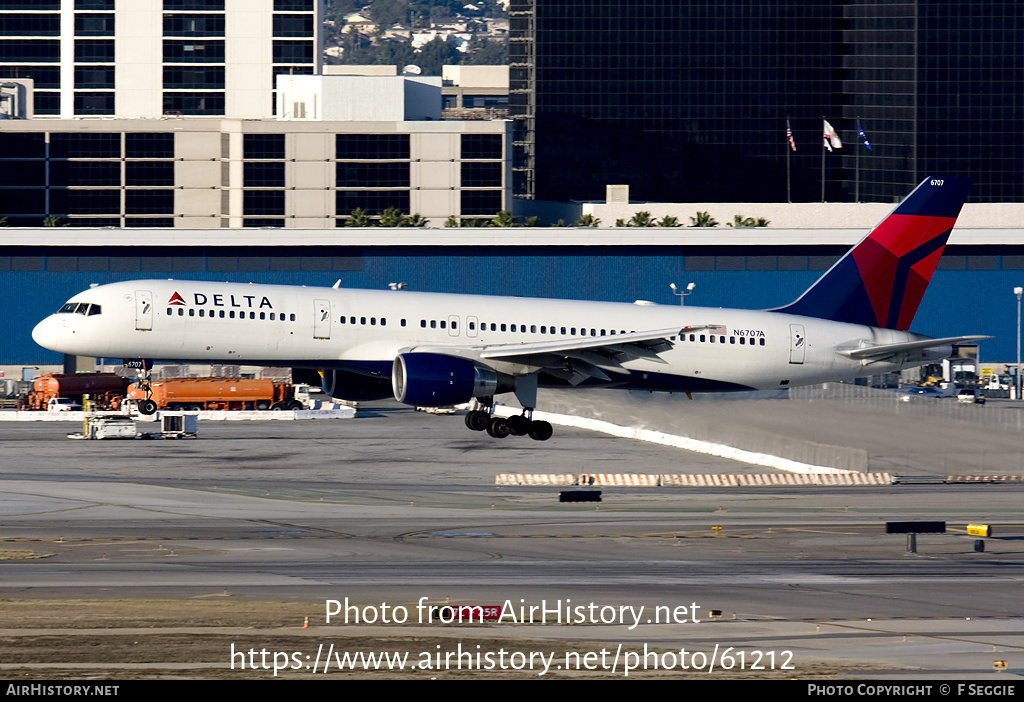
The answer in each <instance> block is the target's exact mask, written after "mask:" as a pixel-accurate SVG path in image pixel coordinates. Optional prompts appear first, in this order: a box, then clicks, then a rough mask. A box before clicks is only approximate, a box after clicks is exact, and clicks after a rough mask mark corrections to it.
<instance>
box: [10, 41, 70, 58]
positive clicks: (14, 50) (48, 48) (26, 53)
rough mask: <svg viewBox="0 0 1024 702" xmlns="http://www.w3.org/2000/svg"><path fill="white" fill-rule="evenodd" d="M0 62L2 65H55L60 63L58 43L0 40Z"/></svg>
mask: <svg viewBox="0 0 1024 702" xmlns="http://www.w3.org/2000/svg"><path fill="white" fill-rule="evenodd" d="M0 61H2V62H4V63H56V62H58V61H60V41H56V40H49V39H37V40H33V41H24V40H20V39H4V40H0Z"/></svg>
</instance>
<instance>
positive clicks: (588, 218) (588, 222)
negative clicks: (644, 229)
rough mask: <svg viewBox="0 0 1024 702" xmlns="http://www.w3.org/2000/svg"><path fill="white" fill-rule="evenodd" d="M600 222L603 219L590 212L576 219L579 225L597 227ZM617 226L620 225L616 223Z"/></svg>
mask: <svg viewBox="0 0 1024 702" xmlns="http://www.w3.org/2000/svg"><path fill="white" fill-rule="evenodd" d="M600 223H601V220H599V219H598V218H597V217H595V216H594V215H592V214H590V213H589V212H588V213H587V214H585V215H583V216H582V217H580V218H579V219H577V220H576V226H577V227H596V226H597V225H599V224H600ZM615 226H619V225H618V224H616V225H615Z"/></svg>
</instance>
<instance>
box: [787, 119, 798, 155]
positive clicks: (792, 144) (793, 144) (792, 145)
mask: <svg viewBox="0 0 1024 702" xmlns="http://www.w3.org/2000/svg"><path fill="white" fill-rule="evenodd" d="M786 140H787V141H789V148H791V149H792V150H793V151H796V142H795V141H793V130H792V129H790V128H789V120H788V119H787V120H786Z"/></svg>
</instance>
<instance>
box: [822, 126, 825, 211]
mask: <svg viewBox="0 0 1024 702" xmlns="http://www.w3.org/2000/svg"><path fill="white" fill-rule="evenodd" d="M821 122H822V124H824V123H825V116H824V115H822V117H821ZM822 129H824V127H823V128H822ZM821 201H822V202H825V142H824V140H822V143H821Z"/></svg>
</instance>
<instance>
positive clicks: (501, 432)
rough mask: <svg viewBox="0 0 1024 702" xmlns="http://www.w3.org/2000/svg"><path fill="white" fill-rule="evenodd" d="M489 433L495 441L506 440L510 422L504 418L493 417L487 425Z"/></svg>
mask: <svg viewBox="0 0 1024 702" xmlns="http://www.w3.org/2000/svg"><path fill="white" fill-rule="evenodd" d="M487 433H488V434H490V435H491V436H493V437H494V438H495V439H504V438H505V437H506V436H508V434H509V431H508V422H506V421H505V419H504V418H502V417H491V421H489V422H488V423H487Z"/></svg>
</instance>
